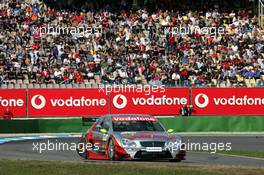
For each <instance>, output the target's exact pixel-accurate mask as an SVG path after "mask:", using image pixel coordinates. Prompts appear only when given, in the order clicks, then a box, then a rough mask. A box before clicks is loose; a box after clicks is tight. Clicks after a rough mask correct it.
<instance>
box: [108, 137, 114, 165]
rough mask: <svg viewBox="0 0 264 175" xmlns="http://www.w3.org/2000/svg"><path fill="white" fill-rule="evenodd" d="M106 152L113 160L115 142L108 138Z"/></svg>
mask: <svg viewBox="0 0 264 175" xmlns="http://www.w3.org/2000/svg"><path fill="white" fill-rule="evenodd" d="M107 154H108V159H109V160H115V143H114V140H113V139H110V140H109V143H108V149H107Z"/></svg>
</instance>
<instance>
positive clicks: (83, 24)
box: [0, 0, 264, 89]
mask: <svg viewBox="0 0 264 175" xmlns="http://www.w3.org/2000/svg"><path fill="white" fill-rule="evenodd" d="M82 2H83V1H76V2H74V3H73V2H72V1H70V0H68V1H60V0H58V1H56V3H54V1H52V0H47V1H44V2H43V1H39V0H34V1H29V0H27V1H22V0H20V1H5V0H3V1H1V6H0V84H1V88H2V89H6V88H10V89H12V88H16V89H20V88H90V87H98V86H99V84H150V85H154V84H155V85H165V86H167V87H171V86H173V87H264V46H263V43H264V42H263V41H264V30H263V27H262V26H261V20H259V19H260V18H261V16H262V15H263V14H261V13H263V10H260V9H261V8H263V6H261V4H259V2H262V1H261V0H260V1H259V2H258V1H252V0H245V1H234V0H233V1H229V0H222V1H217V2H216V1H214V0H211V1H202V0H201V1H195V2H194V1H191V0H185V1H181V0H179V1H171V0H167V1H159V0H147V1H140V0H131V1H129V0H127V1H126V0H121V1H107V0H104V1H96V2H94V1H86V2H85V3H82ZM110 2H111V3H110ZM191 4H192V5H191ZM262 5H263V4H262ZM208 6H209V7H210V8H207V7H208ZM146 7H148V8H146ZM187 7H188V8H187ZM120 8H121V9H122V10H121V11H120ZM163 9H164V10H163ZM194 9H195V10H194ZM258 17H260V18H258ZM73 28H74V29H80V28H82V29H84V28H85V29H89V33H87V31H86V33H85V32H84V33H82V32H83V30H82V32H80V31H79V30H78V31H77V32H76V30H74V32H73V30H72V29H73ZM97 28H98V29H100V30H97ZM165 28H166V29H172V28H177V29H180V30H178V33H177V32H176V33H170V32H166V30H165ZM183 28H184V29H189V28H199V29H206V28H207V29H208V28H210V29H211V28H212V29H214V31H211V30H210V31H209V33H208V32H187V33H186V31H185V30H181V29H183ZM220 28H223V31H224V32H223V33H220V32H219V31H218V32H216V31H217V30H216V29H220ZM57 29H58V30H57ZM66 29H70V32H65V30H66ZM43 31H45V32H43ZM182 31H185V32H182ZM210 32H211V33H210Z"/></svg>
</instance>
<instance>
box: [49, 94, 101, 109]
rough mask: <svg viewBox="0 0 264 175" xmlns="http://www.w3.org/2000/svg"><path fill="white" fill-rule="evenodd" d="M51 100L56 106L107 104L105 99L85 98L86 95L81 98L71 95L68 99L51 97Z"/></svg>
mask: <svg viewBox="0 0 264 175" xmlns="http://www.w3.org/2000/svg"><path fill="white" fill-rule="evenodd" d="M50 102H51V105H52V106H53V107H56V106H60V107H62V106H68V107H74V106H77V107H81V106H105V105H106V100H105V99H90V98H85V97H84V96H82V97H81V98H80V99H74V98H73V97H70V98H68V99H66V100H64V99H50Z"/></svg>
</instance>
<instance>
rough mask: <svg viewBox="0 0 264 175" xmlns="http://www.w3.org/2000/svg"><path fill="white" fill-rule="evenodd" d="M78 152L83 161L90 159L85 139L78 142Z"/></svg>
mask: <svg viewBox="0 0 264 175" xmlns="http://www.w3.org/2000/svg"><path fill="white" fill-rule="evenodd" d="M76 151H77V153H78V154H79V156H81V157H82V158H83V159H88V155H87V150H86V141H85V138H81V140H80V141H79V142H78V145H77V148H76Z"/></svg>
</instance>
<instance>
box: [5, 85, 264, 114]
mask: <svg viewBox="0 0 264 175" xmlns="http://www.w3.org/2000/svg"><path fill="white" fill-rule="evenodd" d="M182 105H189V106H191V107H192V110H193V115H194V116H208V115H211V116H215V115H218V116H221V115H227V116H228V115H229V116H234V115H237V116H238V115H252V116H256V115H258V116H264V88H160V89H155V90H153V89H152V91H131V90H125V89H123V90H119V91H113V92H107V93H106V92H105V91H101V90H100V89H18V90H0V113H1V114H3V113H4V112H5V110H6V109H7V108H10V109H11V111H12V112H13V114H14V116H15V117H17V118H42V117H80V116H82V117H94V116H101V115H104V114H120V113H122V114H152V115H155V116H168V115H169V116H177V115H179V112H180V110H179V109H180V107H181V106H182Z"/></svg>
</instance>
